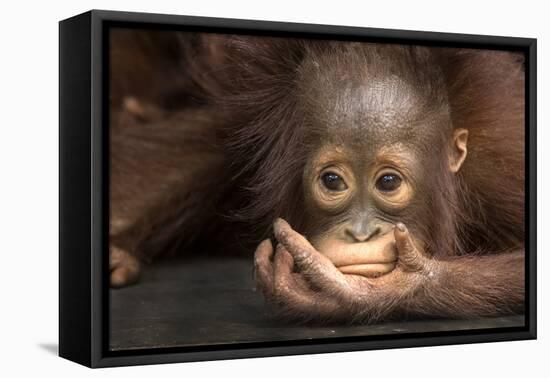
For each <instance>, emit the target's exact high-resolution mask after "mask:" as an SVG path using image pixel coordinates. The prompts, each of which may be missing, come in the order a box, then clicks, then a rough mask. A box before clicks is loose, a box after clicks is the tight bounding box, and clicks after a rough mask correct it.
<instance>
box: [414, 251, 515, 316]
mask: <svg viewBox="0 0 550 378" xmlns="http://www.w3.org/2000/svg"><path fill="white" fill-rule="evenodd" d="M432 267H433V272H432V274H431V275H429V276H428V277H427V278H426V279H425V280H424V281H423V282H422V285H421V286H420V288H419V290H418V291H417V293H416V295H414V296H412V297H411V298H409V300H408V301H407V303H406V306H405V308H407V309H409V311H411V312H413V313H416V314H420V315H438V316H451V317H478V316H495V315H502V314H514V313H522V312H523V310H524V301H525V253H524V251H523V250H517V251H513V252H508V253H501V254H497V255H487V256H475V257H471V256H469V257H460V258H456V259H452V260H446V261H445V260H444V261H434V262H433V264H432Z"/></svg>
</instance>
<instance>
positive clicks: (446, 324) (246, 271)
mask: <svg viewBox="0 0 550 378" xmlns="http://www.w3.org/2000/svg"><path fill="white" fill-rule="evenodd" d="M251 263H252V259H249V260H248V259H235V258H232V259H209V260H172V261H164V262H162V263H159V264H156V265H152V266H149V267H146V270H145V272H144V274H143V276H142V279H141V282H140V283H139V284H138V285H136V286H132V287H128V288H124V289H119V290H111V300H110V303H111V307H110V314H111V324H110V326H111V332H110V333H111V335H110V336H111V337H110V346H111V349H112V350H123V349H139V348H157V347H167V346H170V347H171V346H185V345H201V344H220V343H222V344H226V343H239V342H257V341H278V340H296V339H314V338H326V337H341V336H359V335H380V334H396V333H410V332H431V331H448V330H463V329H480V328H496V327H513V326H522V325H523V324H524V317H523V316H512V317H500V318H487V319H481V320H466V321H465V320H425V321H407V322H401V323H399V322H393V323H383V324H375V325H365V326H338V327H320V326H289V325H285V324H281V323H279V322H277V321H274V320H272V319H270V317H269V314H267V313H266V312H265V311H266V308H265V306H264V303H263V299H262V296H261V295H260V293H258V292H256V291H255V288H254V284H253V279H252V278H253V274H252V264H251Z"/></svg>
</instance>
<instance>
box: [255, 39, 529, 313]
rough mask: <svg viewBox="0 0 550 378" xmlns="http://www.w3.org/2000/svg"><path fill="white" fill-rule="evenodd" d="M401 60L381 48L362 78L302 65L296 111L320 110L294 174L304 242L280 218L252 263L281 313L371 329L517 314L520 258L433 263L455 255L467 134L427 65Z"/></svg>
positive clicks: (417, 57)
mask: <svg viewBox="0 0 550 378" xmlns="http://www.w3.org/2000/svg"><path fill="white" fill-rule="evenodd" d="M358 48H359V47H358ZM402 52H403V51H401V53H402ZM399 53H400V51H399V50H397V49H396V51H392V50H391V49H387V50H384V49H380V51H379V55H378V60H377V61H374V62H371V63H370V64H366V65H365V66H364V69H363V71H351V70H350V71H345V68H343V67H341V66H339V65H338V64H337V63H336V62H334V61H332V62H331V58H334V57H331V56H328V57H327V56H323V57H320V58H319V61H314V62H313V63H312V64H310V66H308V65H307V64H306V65H305V67H302V71H301V72H302V75H303V77H305V78H306V82H305V83H301V84H300V89H301V90H302V91H303V92H304V93H305V94H304V95H303V98H304V100H303V101H305V102H306V104H305V106H303V109H326V111H325V112H321V113H316V114H307V115H306V117H305V119H307V121H306V122H310V124H308V125H307V129H308V130H314V134H315V135H310V136H309V137H310V138H311V139H310V140H311V142H310V144H309V146H310V148H311V150H310V153H309V157H308V159H307V160H306V163H305V169H304V174H303V177H302V184H303V188H304V198H305V201H304V202H305V203H304V208H303V211H304V212H305V214H306V215H305V219H307V221H306V222H305V225H304V226H303V227H302V228H303V230H304V235H307V239H306V238H305V237H304V236H302V235H301V234H300V233H298V232H296V231H294V230H293V229H292V228H291V226H290V225H289V224H288V223H287V222H286V221H284V220H282V219H278V220H276V221H275V223H274V236H275V239H276V241H277V246H276V248H275V250H274V248H273V245H272V243H271V241H270V240H269V239H268V240H265V241H263V242H262V243H261V244H260V245H259V246H258V248H257V250H256V255H255V266H256V272H257V282H258V285H259V287H260V288H261V290H262V292H263V293H264V295H265V297H266V298H267V299H268V301H269V302H270V303H271V304H272V305H274V306H275V307H276V309H277V310H278V312H279V314H280V315H283V316H285V317H290V318H293V319H296V320H304V321H305V320H310V319H316V320H325V321H326V320H336V321H342V320H347V321H357V322H369V321H375V320H377V319H379V318H390V317H395V316H398V315H399V316H407V315H427V314H429V315H431V316H457V315H458V316H481V315H494V314H496V313H498V312H502V310H503V309H505V311H512V312H513V311H515V310H518V309H520V308H521V304H520V303H521V299H520V298H521V297H522V295H523V288H522V284H523V257H522V255H523V254H522V251H520V250H518V251H516V252H514V253H508V254H502V255H497V256H491V257H476V258H472V257H462V258H456V259H447V260H444V259H441V258H438V257H441V256H446V255H447V256H448V255H452V254H453V253H455V252H454V251H457V250H459V249H460V248H461V246H460V245H459V244H460V242H459V241H457V240H453V235H456V232H457V228H458V226H457V222H459V221H460V213H459V212H457V210H456V209H459V208H460V205H461V204H460V200H461V198H460V190H461V182H460V180H459V178H458V177H457V174H458V172H459V170H460V168H461V166H462V164H463V163H464V161H465V159H466V156H467V151H468V149H467V141H468V131H467V130H466V129H463V128H454V129H453V123H452V120H451V110H450V107H449V100H448V97H447V94H446V91H445V83H444V81H443V78H442V74H441V71H438V69H437V66H435V65H431V64H432V61H431V60H430V59H431V58H430V56H429V55H424V53H423V52H422V51H412V53H411V54H410V55H408V54H403V56H400V57H399V58H398V59H395V60H394V61H392V60H390V59H389V54H399ZM386 54H388V55H386ZM411 56H412V57H413V58H412V59H411ZM407 59H409V60H407ZM367 61H368V60H367ZM396 61H397V62H400V63H402V62H403V61H405V62H406V63H408V64H409V66H408V67H406V68H403V67H401V68H400V69H398V68H397V67H395V66H394V65H395V62H396ZM320 67H329V68H328V69H323V68H320ZM320 81H322V84H321V83H320ZM321 88H322V90H320V89H321ZM314 104H315V105H316V106H314ZM506 266H508V268H505V267H506ZM510 267H513V268H510ZM512 298H513V299H512ZM514 301H517V302H516V303H514Z"/></svg>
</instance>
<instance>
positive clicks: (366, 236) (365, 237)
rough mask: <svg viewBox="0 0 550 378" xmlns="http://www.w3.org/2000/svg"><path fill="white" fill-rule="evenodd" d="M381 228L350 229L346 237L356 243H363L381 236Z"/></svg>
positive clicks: (374, 226)
mask: <svg viewBox="0 0 550 378" xmlns="http://www.w3.org/2000/svg"><path fill="white" fill-rule="evenodd" d="M380 231H381V228H380V226H378V225H372V226H367V227H348V228H346V231H345V232H346V235H347V236H348V237H349V238H350V239H351V240H352V241H353V242H355V243H363V242H366V241H369V240H370V239H372V238H374V237H375V236H377V235H378V234H380Z"/></svg>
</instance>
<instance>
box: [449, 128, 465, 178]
mask: <svg viewBox="0 0 550 378" xmlns="http://www.w3.org/2000/svg"><path fill="white" fill-rule="evenodd" d="M466 155H468V130H466V129H456V130H455V131H454V132H453V140H452V143H451V149H450V152H449V169H450V170H451V172H453V173H456V172H458V171H459V170H460V167H462V163H464V160H466Z"/></svg>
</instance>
